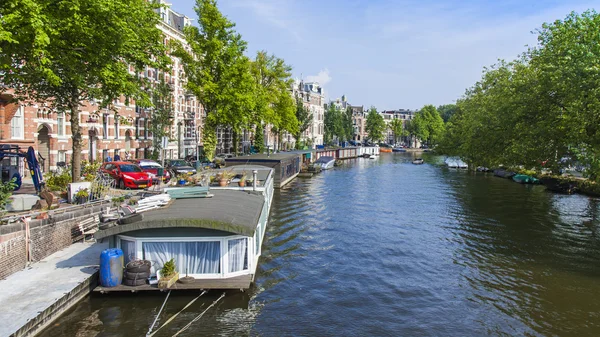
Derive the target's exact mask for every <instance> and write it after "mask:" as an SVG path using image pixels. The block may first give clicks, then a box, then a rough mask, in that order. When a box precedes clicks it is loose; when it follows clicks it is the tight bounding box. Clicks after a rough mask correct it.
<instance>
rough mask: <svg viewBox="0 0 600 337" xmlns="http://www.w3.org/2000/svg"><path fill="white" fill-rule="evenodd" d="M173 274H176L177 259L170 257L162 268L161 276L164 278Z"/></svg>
mask: <svg viewBox="0 0 600 337" xmlns="http://www.w3.org/2000/svg"><path fill="white" fill-rule="evenodd" d="M173 274H175V260H173V259H170V260H169V261H167V262H166V263H165V265H164V266H163V267H162V269H161V270H160V276H161V277H163V278H167V277H170V276H171V275H173Z"/></svg>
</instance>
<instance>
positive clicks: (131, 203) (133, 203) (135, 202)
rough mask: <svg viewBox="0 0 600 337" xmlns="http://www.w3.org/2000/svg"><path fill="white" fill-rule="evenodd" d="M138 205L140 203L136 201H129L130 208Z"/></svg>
mask: <svg viewBox="0 0 600 337" xmlns="http://www.w3.org/2000/svg"><path fill="white" fill-rule="evenodd" d="M137 203H138V202H137V200H135V199H129V200H127V205H129V206H135V205H137Z"/></svg>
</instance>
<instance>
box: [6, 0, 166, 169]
mask: <svg viewBox="0 0 600 337" xmlns="http://www.w3.org/2000/svg"><path fill="white" fill-rule="evenodd" d="M159 6H160V5H158V4H156V3H154V2H149V1H145V0H104V1H95V0H80V1H77V2H73V1H64V0H36V1H31V0H7V1H5V2H4V3H3V5H2V6H1V7H0V20H2V29H3V32H2V33H1V34H0V85H1V86H2V87H0V89H2V90H10V89H12V90H14V97H15V99H17V100H20V101H38V102H46V103H47V104H49V105H50V106H51V107H52V108H54V109H56V110H58V111H64V112H67V113H68V114H69V115H70V123H71V133H72V142H73V157H72V166H71V167H72V175H71V176H72V179H73V181H78V180H79V179H80V177H81V152H82V151H81V150H82V133H81V128H80V125H79V113H78V110H79V107H80V106H81V105H82V102H84V101H86V100H88V101H89V100H92V99H98V100H101V101H102V106H108V105H109V103H111V102H112V101H113V100H114V99H117V98H119V97H121V96H125V98H126V101H127V102H129V101H130V100H132V99H133V100H135V102H136V104H137V105H139V106H150V104H151V102H150V98H149V94H148V92H146V91H145V90H144V88H145V83H144V82H143V80H142V79H140V78H139V77H138V76H137V75H136V74H130V73H129V67H130V66H132V67H134V68H135V70H136V72H137V73H139V72H141V71H142V70H143V69H144V67H145V66H151V67H154V68H165V67H166V65H167V64H168V62H169V58H168V57H167V56H166V54H165V47H164V46H163V39H162V33H161V31H160V30H159V29H158V28H157V24H158V23H159V22H160V17H159V16H158V14H157V13H156V12H155V10H156V9H158V8H159Z"/></svg>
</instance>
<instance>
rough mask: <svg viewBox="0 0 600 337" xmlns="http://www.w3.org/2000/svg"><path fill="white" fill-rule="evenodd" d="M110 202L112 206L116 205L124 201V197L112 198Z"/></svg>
mask: <svg viewBox="0 0 600 337" xmlns="http://www.w3.org/2000/svg"><path fill="white" fill-rule="evenodd" d="M111 201H112V203H113V205H118V204H120V203H122V202H124V201H125V197H124V196H120V197H114V198H112V199H111Z"/></svg>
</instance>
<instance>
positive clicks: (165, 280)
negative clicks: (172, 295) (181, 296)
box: [158, 272, 179, 289]
mask: <svg viewBox="0 0 600 337" xmlns="http://www.w3.org/2000/svg"><path fill="white" fill-rule="evenodd" d="M177 280H179V273H177V272H176V273H175V274H173V275H171V276H170V277H162V278H161V279H160V280H158V288H160V289H167V288H170V287H171V286H172V285H174V284H175V282H177Z"/></svg>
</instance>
